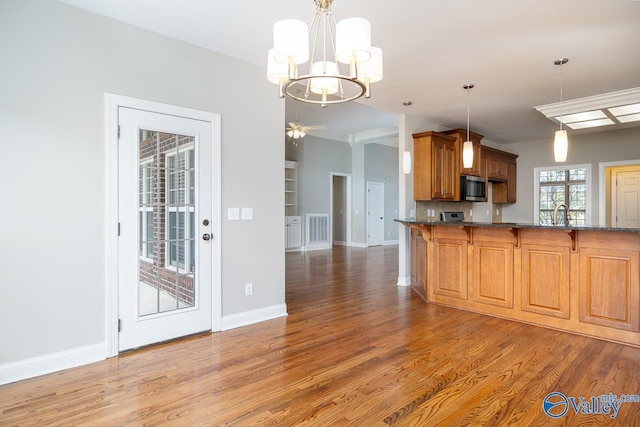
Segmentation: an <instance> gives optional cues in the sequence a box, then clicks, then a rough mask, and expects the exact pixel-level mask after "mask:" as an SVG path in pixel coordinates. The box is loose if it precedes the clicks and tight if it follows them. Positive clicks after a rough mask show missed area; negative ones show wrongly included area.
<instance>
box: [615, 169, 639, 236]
mask: <svg viewBox="0 0 640 427" xmlns="http://www.w3.org/2000/svg"><path fill="white" fill-rule="evenodd" d="M613 179H615V180H616V181H615V182H616V193H615V200H614V201H613V203H612V213H613V220H614V222H615V226H616V227H620V228H638V226H639V225H640V218H639V217H640V209H639V208H640V206H638V205H639V204H640V170H630V171H620V172H616V173H615V176H614V177H613Z"/></svg>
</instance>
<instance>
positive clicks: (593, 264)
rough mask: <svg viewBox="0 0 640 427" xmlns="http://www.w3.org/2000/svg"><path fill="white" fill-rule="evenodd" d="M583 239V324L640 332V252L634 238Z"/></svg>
mask: <svg viewBox="0 0 640 427" xmlns="http://www.w3.org/2000/svg"><path fill="white" fill-rule="evenodd" d="M616 237H618V238H617V239H615V240H614V239H603V238H602V236H599V235H598V234H597V233H595V232H584V233H582V235H581V236H580V240H579V243H580V249H579V259H580V322H583V323H588V324H593V325H602V326H607V327H609V328H615V329H621V330H626V331H632V332H638V331H640V317H639V316H640V251H639V250H638V248H639V247H640V246H639V245H638V237H637V236H633V235H631V234H628V235H627V234H625V235H620V236H616Z"/></svg>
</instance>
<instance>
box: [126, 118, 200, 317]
mask: <svg viewBox="0 0 640 427" xmlns="http://www.w3.org/2000/svg"><path fill="white" fill-rule="evenodd" d="M138 152H139V155H138V162H139V166H138V168H139V173H138V176H139V183H138V188H139V196H138V209H139V211H140V214H139V236H138V240H139V242H138V247H139V249H140V254H139V255H140V263H139V267H138V268H139V270H138V277H139V289H138V294H139V300H138V311H139V315H140V316H148V315H151V314H157V313H163V312H167V311H172V310H179V309H183V308H189V307H193V306H194V305H195V303H196V301H195V298H196V293H195V279H196V278H195V274H196V268H195V263H196V253H195V251H196V245H195V229H196V224H195V210H196V200H195V187H196V182H195V177H196V173H195V172H196V171H195V167H196V165H195V138H194V137H193V136H186V135H178V134H172V133H164V132H156V131H152V130H147V129H143V130H140V131H139V146H138Z"/></svg>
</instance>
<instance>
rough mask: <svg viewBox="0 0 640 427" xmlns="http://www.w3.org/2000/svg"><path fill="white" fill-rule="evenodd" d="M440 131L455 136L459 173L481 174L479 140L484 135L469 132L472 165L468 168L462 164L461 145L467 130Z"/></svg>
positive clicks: (465, 138) (465, 137)
mask: <svg viewBox="0 0 640 427" xmlns="http://www.w3.org/2000/svg"><path fill="white" fill-rule="evenodd" d="M441 133H444V134H446V135H451V136H453V137H455V138H456V150H457V151H458V154H457V155H458V159H459V162H460V165H459V168H460V173H461V174H462V175H473V176H482V150H481V145H480V141H481V140H482V138H484V136H482V135H480V134H477V133H474V132H469V139H470V140H471V142H472V143H473V165H472V166H471V167H470V168H465V167H464V165H463V164H462V145H463V144H464V142H465V141H466V140H467V131H466V130H465V129H452V130H446V131H444V132H441Z"/></svg>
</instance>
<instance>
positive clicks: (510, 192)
mask: <svg viewBox="0 0 640 427" xmlns="http://www.w3.org/2000/svg"><path fill="white" fill-rule="evenodd" d="M517 175H518V173H517V165H516V162H515V161H512V162H509V163H508V164H507V203H515V202H516V200H517V197H516V188H517V182H518V181H517Z"/></svg>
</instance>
